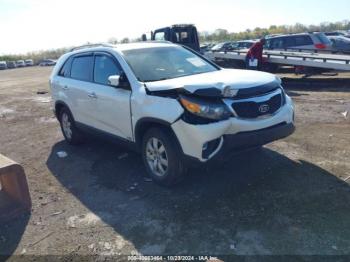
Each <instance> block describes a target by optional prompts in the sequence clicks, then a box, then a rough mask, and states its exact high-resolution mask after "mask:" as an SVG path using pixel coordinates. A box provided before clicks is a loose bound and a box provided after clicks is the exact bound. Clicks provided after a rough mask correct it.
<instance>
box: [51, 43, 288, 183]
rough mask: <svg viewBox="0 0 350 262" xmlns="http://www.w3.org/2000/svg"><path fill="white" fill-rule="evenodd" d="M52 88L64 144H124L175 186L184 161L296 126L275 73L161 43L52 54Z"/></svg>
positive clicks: (266, 139) (255, 143)
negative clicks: (99, 140)
mask: <svg viewBox="0 0 350 262" xmlns="http://www.w3.org/2000/svg"><path fill="white" fill-rule="evenodd" d="M50 85H51V92H52V98H53V101H54V110H55V114H56V116H57V118H58V120H59V122H60V124H61V129H62V132H63V135H64V137H65V139H66V141H67V142H68V143H70V144H78V143H80V142H81V141H83V138H84V134H87V133H99V134H104V135H105V136H106V137H109V138H117V139H118V140H121V141H124V142H125V143H127V144H128V145H130V146H131V147H132V148H134V149H136V150H138V151H139V152H141V155H142V158H143V161H144V164H145V167H146V170H147V172H148V174H149V175H150V176H151V177H152V179H153V180H154V181H156V182H158V183H159V184H162V185H168V186H169V185H173V184H175V183H177V182H179V181H180V180H181V179H182V178H183V177H184V175H185V173H186V167H187V160H192V161H197V162H199V163H204V162H207V161H209V160H212V159H215V158H218V157H219V156H220V155H221V156H229V155H230V152H232V151H238V150H242V149H246V148H254V147H259V146H262V145H264V144H267V143H270V142H272V141H274V140H277V139H281V138H284V137H286V136H288V135H290V134H292V133H293V131H294V106H293V103H292V100H291V99H290V98H289V96H287V95H286V94H285V92H284V90H283V88H282V86H281V80H280V79H279V78H278V77H276V76H274V75H272V74H268V73H263V72H257V71H247V70H235V69H223V68H220V67H219V66H217V65H215V64H213V63H212V62H210V61H208V60H207V59H205V58H204V57H202V56H200V55H198V54H197V53H195V52H193V51H192V50H190V49H188V48H186V47H182V46H179V45H175V44H172V43H168V42H143V43H133V44H123V45H117V46H111V45H100V46H91V47H80V48H78V49H76V50H73V51H71V52H68V53H67V54H65V55H63V56H62V57H61V58H60V59H59V60H58V62H57V65H56V66H55V68H54V69H53V71H52V74H51V78H50ZM242 164H244V163H242Z"/></svg>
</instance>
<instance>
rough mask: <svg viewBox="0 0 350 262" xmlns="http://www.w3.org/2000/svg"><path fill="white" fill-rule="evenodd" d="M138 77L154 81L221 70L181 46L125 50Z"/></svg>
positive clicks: (146, 80)
mask: <svg viewBox="0 0 350 262" xmlns="http://www.w3.org/2000/svg"><path fill="white" fill-rule="evenodd" d="M123 54H124V57H125V60H126V62H127V63H128V64H129V66H130V67H131V69H132V70H133V72H134V74H135V75H136V77H137V79H138V80H139V81H142V82H153V81H160V80H165V79H171V78H176V77H181V76H188V75H195V74H202V73H207V72H212V71H217V70H219V69H218V68H217V67H215V66H214V65H212V64H210V63H209V62H207V61H206V60H204V59H202V58H201V57H199V56H197V55H196V54H194V53H192V52H191V51H189V50H187V49H185V48H183V47H180V46H171V47H154V48H144V49H134V50H126V51H123Z"/></svg>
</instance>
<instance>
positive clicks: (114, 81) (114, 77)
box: [108, 75, 120, 87]
mask: <svg viewBox="0 0 350 262" xmlns="http://www.w3.org/2000/svg"><path fill="white" fill-rule="evenodd" d="M119 80H120V75H112V76H109V77H108V83H109V84H110V85H111V86H115V87H118V86H119Z"/></svg>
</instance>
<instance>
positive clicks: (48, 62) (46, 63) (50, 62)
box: [39, 59, 56, 66]
mask: <svg viewBox="0 0 350 262" xmlns="http://www.w3.org/2000/svg"><path fill="white" fill-rule="evenodd" d="M54 65H56V60H53V59H44V60H42V61H41V62H40V63H39V66H54Z"/></svg>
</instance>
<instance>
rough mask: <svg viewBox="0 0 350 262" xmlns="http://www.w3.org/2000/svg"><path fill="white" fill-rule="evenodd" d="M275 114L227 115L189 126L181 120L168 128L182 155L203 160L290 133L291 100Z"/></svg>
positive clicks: (291, 127) (291, 117) (292, 129)
mask: <svg viewBox="0 0 350 262" xmlns="http://www.w3.org/2000/svg"><path fill="white" fill-rule="evenodd" d="M286 102H287V103H286V104H285V105H284V106H283V107H282V108H281V109H280V110H279V112H277V113H276V114H275V115H273V116H270V117H268V118H263V119H250V120H246V119H239V118H231V119H228V120H225V121H220V122H217V123H212V124H207V125H192V124H188V123H186V122H184V121H182V120H181V119H180V120H178V121H177V122H175V123H173V124H172V128H173V130H174V132H175V134H176V136H177V138H178V140H179V142H180V145H181V147H182V151H183V152H184V154H185V155H186V156H189V157H191V158H195V159H198V160H199V161H201V162H206V161H208V160H210V159H212V158H213V157H214V156H215V158H216V157H218V156H220V158H221V157H225V155H230V153H232V152H235V151H240V150H244V149H248V148H252V147H256V146H261V145H265V144H268V143H270V142H273V141H275V140H278V139H282V138H285V137H287V136H289V135H291V134H292V133H293V132H294V130H295V126H294V106H293V103H292V101H291V99H290V98H289V97H288V98H287V101H286ZM215 139H218V143H217V144H218V146H217V148H216V149H215V150H214V151H213V152H212V153H211V154H210V155H209V156H208V157H205V158H204V157H203V146H205V144H206V143H208V142H210V141H213V140H215Z"/></svg>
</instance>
